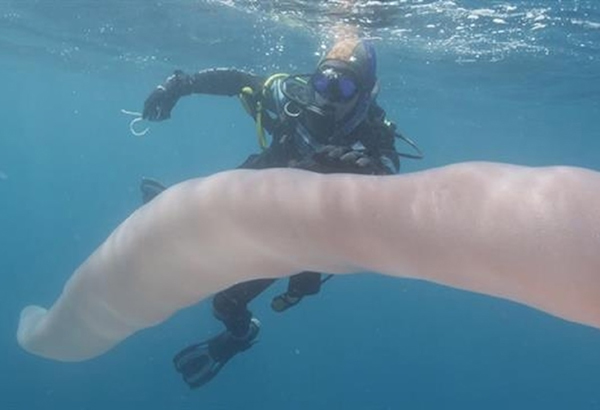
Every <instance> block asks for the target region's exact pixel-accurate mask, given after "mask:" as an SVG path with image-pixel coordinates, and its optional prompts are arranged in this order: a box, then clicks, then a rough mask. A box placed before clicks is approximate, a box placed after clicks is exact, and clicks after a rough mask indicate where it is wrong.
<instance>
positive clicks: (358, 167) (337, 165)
mask: <svg viewBox="0 0 600 410" xmlns="http://www.w3.org/2000/svg"><path fill="white" fill-rule="evenodd" d="M295 167H296V168H302V169H306V170H309V171H315V172H321V173H326V174H329V173H337V172H347V173H351V174H365V175H384V174H389V171H388V170H387V169H386V168H385V167H384V166H383V165H382V164H381V161H379V160H378V159H376V158H373V157H371V156H369V155H368V154H367V153H366V152H365V151H363V150H355V149H352V148H350V147H344V146H338V145H326V146H324V147H323V148H321V149H320V150H318V151H317V152H316V153H315V154H314V155H313V156H312V158H311V159H310V160H307V161H300V162H299V163H297V164H295Z"/></svg>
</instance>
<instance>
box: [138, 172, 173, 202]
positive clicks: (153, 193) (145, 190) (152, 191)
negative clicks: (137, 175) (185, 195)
mask: <svg viewBox="0 0 600 410" xmlns="http://www.w3.org/2000/svg"><path fill="white" fill-rule="evenodd" d="M165 189H167V187H165V186H164V185H163V184H161V183H160V182H158V181H157V180H155V179H151V178H142V182H140V191H141V192H142V201H143V202H144V204H147V203H148V202H150V201H152V200H153V199H154V198H156V197H157V196H158V195H159V194H160V193H161V192H162V191H164V190H165Z"/></svg>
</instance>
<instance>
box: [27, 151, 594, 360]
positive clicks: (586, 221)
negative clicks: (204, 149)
mask: <svg viewBox="0 0 600 410" xmlns="http://www.w3.org/2000/svg"><path fill="white" fill-rule="evenodd" d="M303 270H312V271H321V272H328V273H352V272H361V271H370V272H379V273H383V274H386V275H391V276H398V277H405V278H416V279H424V280H427V281H431V282H436V283H439V284H444V285H448V286H452V287H455V288H459V289H464V290H467V291H473V292H480V293H483V294H487V295H492V296H497V297H501V298H506V299H510V300H513V301H516V302H519V303H522V304H526V305H529V306H532V307H535V308H537V309H540V310H543V311H545V312H548V313H550V314H553V315H555V316H558V317H561V318H564V319H567V320H571V321H575V322H579V323H583V324H587V325H590V326H594V327H598V328H600V173H598V172H594V171H591V170H586V169H582V168H573V167H547V168H528V167H520V166H513V165H505V164H494V163H464V164H457V165H451V166H447V167H443V168H438V169H433V170H429V171H423V172H417V173H413V174H407V175H402V176H383V177H375V176H358V175H347V174H337V175H320V174H315V173H310V172H305V171H298V170H289V169H274V170H264V171H248V170H236V171H229V172H223V173H220V174H216V175H213V176H211V177H207V178H201V179H196V180H190V181H187V182H183V183H181V184H178V185H176V186H174V187H172V188H170V189H168V190H167V191H166V192H164V193H163V194H161V195H160V196H159V197H158V198H156V199H155V200H153V201H152V202H151V203H150V204H148V205H146V206H144V207H142V208H140V209H139V210H137V211H136V212H134V213H133V214H132V215H131V216H130V217H129V218H128V219H127V220H126V221H124V222H123V223H122V224H121V225H120V226H119V227H118V228H117V229H116V230H115V231H114V232H113V233H112V234H111V235H110V237H109V238H108V239H107V240H106V241H105V242H104V244H102V245H101V246H100V247H99V248H98V249H97V250H96V251H95V252H94V253H93V254H92V255H91V256H90V257H89V258H88V259H87V261H86V262H85V263H83V264H82V265H81V266H80V267H79V268H78V269H77V270H76V272H75V273H74V275H73V276H72V277H71V279H70V280H69V281H68V282H67V284H66V285H65V288H64V290H63V293H62V294H61V296H60V297H59V299H58V300H57V301H56V303H55V304H54V305H53V306H52V307H51V308H50V310H45V309H43V308H41V307H37V306H30V307H27V308H25V309H24V310H23V312H22V314H21V320H20V323H19V328H18V332H17V337H18V341H19V344H20V345H21V346H22V347H23V348H24V349H25V350H27V351H29V352H31V353H34V354H37V355H40V356H44V357H47V358H52V359H56V360H63V361H79V360H85V359H89V358H92V357H95V356H98V355H100V354H102V353H104V352H106V351H107V350H109V349H110V348H112V347H113V346H115V345H116V344H118V343H119V342H120V341H122V340H123V339H124V338H126V337H128V336H130V335H131V334H133V333H134V332H136V331H138V330H140V329H143V328H146V327H149V326H153V325H156V324H158V323H160V322H162V321H164V320H166V319H167V318H169V317H170V316H171V315H173V314H174V313H175V312H176V311H177V310H179V309H182V308H185V307H187V306H190V305H192V304H194V303H196V302H198V301H199V300H201V299H203V298H206V297H207V296H209V295H211V294H214V293H215V292H218V291H219V290H222V289H224V288H226V287H228V286H229V285H232V284H234V283H237V282H240V281H246V280H251V279H256V278H262V277H284V276H288V275H290V274H293V273H296V272H300V271H303Z"/></svg>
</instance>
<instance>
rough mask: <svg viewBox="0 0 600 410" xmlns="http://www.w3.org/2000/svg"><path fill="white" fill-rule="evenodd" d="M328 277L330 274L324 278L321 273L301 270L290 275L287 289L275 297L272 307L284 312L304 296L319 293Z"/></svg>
mask: <svg viewBox="0 0 600 410" xmlns="http://www.w3.org/2000/svg"><path fill="white" fill-rule="evenodd" d="M328 279H329V276H327V277H326V278H325V279H323V278H322V274H321V273H319V272H310V271H306V272H300V273H298V274H296V275H294V276H292V277H290V280H289V282H288V288H287V291H286V292H285V293H282V294H281V295H279V296H276V297H274V298H273V300H272V301H271V308H272V309H273V310H274V311H276V312H283V311H285V310H287V309H289V308H291V307H292V306H295V305H297V304H298V302H300V301H301V300H302V298H303V297H304V296H309V295H316V294H317V293H319V291H320V290H321V284H323V282H325V281H326V280H328Z"/></svg>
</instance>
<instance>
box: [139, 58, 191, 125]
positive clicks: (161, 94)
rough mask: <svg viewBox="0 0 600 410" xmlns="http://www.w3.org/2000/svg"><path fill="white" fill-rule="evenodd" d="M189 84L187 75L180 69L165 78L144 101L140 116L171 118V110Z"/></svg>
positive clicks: (155, 118)
mask: <svg viewBox="0 0 600 410" xmlns="http://www.w3.org/2000/svg"><path fill="white" fill-rule="evenodd" d="M188 84H189V76H188V75H187V74H185V73H183V72H182V71H179V70H177V71H175V73H174V74H173V75H172V76H170V77H169V78H167V81H166V82H165V83H164V84H162V85H159V86H158V87H156V89H155V90H154V91H152V93H151V94H150V95H149V96H148V98H146V101H145V102H144V111H143V112H142V118H144V119H145V120H149V121H163V120H166V119H168V118H171V110H172V109H173V107H174V106H175V104H177V100H179V98H180V97H181V96H183V95H186V94H188V92H186V91H187V90H186V88H187V87H186V86H187V85H188Z"/></svg>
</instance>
